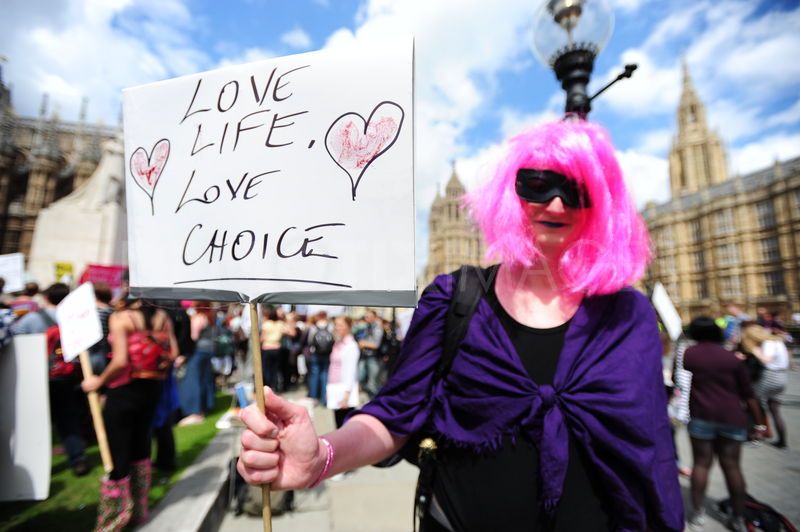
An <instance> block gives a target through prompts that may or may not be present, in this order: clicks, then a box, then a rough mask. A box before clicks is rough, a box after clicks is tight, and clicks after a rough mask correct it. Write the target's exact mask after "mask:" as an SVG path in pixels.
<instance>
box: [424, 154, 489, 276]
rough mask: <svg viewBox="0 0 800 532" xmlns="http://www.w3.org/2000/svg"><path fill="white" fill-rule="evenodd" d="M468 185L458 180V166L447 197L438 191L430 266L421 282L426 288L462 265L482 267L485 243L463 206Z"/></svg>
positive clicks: (430, 228)
mask: <svg viewBox="0 0 800 532" xmlns="http://www.w3.org/2000/svg"><path fill="white" fill-rule="evenodd" d="M464 192H465V190H464V185H462V184H461V181H460V180H459V179H458V175H457V174H456V169H455V164H453V170H452V173H451V175H450V180H449V181H448V182H447V186H446V187H445V189H444V196H442V195H441V194H440V193H439V191H438V190H437V191H436V198H435V199H434V200H433V205H431V212H430V216H429V218H428V264H427V266H426V267H425V271H424V272H423V274H422V279H421V280H420V284H419V286H420V289H423V288H425V287H426V286H428V284H429V283H430V282H431V281H433V279H434V277H436V276H437V275H439V274H441V273H448V272H451V271H453V270H456V269H458V267H459V266H461V265H462V264H481V263H482V260H483V254H484V250H485V247H484V243H483V238H482V237H481V234H480V231H479V230H478V229H477V228H476V227H475V226H474V225H473V223H472V221H471V220H470V218H469V215H468V214H467V212H466V210H464V209H463V208H462V207H461V197H462V196H463V195H464Z"/></svg>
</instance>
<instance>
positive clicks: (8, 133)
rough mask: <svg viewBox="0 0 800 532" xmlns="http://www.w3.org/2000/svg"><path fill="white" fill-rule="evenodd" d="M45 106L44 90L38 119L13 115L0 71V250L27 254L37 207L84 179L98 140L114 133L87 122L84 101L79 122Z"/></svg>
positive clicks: (92, 165)
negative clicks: (60, 115)
mask: <svg viewBox="0 0 800 532" xmlns="http://www.w3.org/2000/svg"><path fill="white" fill-rule="evenodd" d="M47 107H48V97H47V95H46V94H45V95H44V97H43V98H42V105H41V108H40V111H39V116H38V118H26V117H20V116H17V115H16V114H15V113H14V110H13V108H12V106H11V90H10V88H9V87H7V86H6V85H5V84H4V83H3V79H2V72H0V254H5V253H14V252H22V253H24V254H25V255H26V256H27V255H28V254H29V252H30V249H31V243H32V240H33V231H34V227H35V225H36V218H37V216H38V215H39V211H40V210H42V209H43V208H45V207H47V206H48V205H50V204H51V203H53V202H54V201H56V200H58V199H60V198H62V197H64V196H66V195H67V194H69V193H70V192H72V191H73V190H74V189H75V188H77V187H79V186H80V185H81V184H83V183H84V182H86V181H87V180H88V179H89V177H90V176H91V175H92V172H94V170H95V168H96V167H97V163H98V161H99V160H100V156H101V144H102V143H103V142H104V141H105V140H108V139H112V138H114V137H115V136H117V135H118V134H119V130H118V129H117V128H111V127H106V126H103V125H100V124H98V125H89V124H86V107H87V101H86V100H85V99H84V101H83V104H82V108H81V113H80V120H79V121H78V122H67V121H63V120H61V119H60V118H59V116H58V112H57V111H56V112H53V113H52V114H51V115H50V117H49V118H48V109H47Z"/></svg>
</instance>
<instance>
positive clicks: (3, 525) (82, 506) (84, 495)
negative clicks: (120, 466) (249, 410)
mask: <svg viewBox="0 0 800 532" xmlns="http://www.w3.org/2000/svg"><path fill="white" fill-rule="evenodd" d="M230 404H231V398H230V396H227V395H223V394H217V402H216V406H215V408H214V411H213V412H212V413H211V415H209V416H208V417H207V418H206V420H205V422H203V423H201V424H199V425H193V426H189V427H175V429H174V433H175V447H176V452H177V455H178V470H177V471H175V472H174V473H172V474H165V473H161V472H160V471H158V470H157V469H153V487H152V488H151V490H150V507H151V508H152V507H153V506H154V505H155V504H156V503H157V502H158V501H160V500H161V499H162V498H163V497H164V495H166V493H167V491H168V490H169V488H170V487H171V486H172V485H173V484H174V483H175V482H176V481H177V480H178V479H179V478H180V476H181V475H182V474H183V471H184V469H186V468H187V467H188V466H189V465H191V464H192V462H194V461H195V459H196V458H197V457H198V455H199V454H200V453H201V452H202V451H203V449H205V447H206V446H207V445H208V443H209V442H210V441H211V439H212V438H213V437H214V436H215V435H216V433H217V429H216V428H215V427H214V423H216V421H217V419H219V417H220V416H221V415H222V414H223V413H224V412H225V411H226V410H227V409H228V407H229V406H230ZM86 454H87V456H88V458H89V463H90V464H91V465H92V466H93V467H92V470H91V472H90V473H89V474H88V475H86V476H84V477H76V476H75V475H73V474H72V470H71V469H70V468H69V466H68V465H67V462H66V457H65V456H64V455H63V454H61V455H54V456H53V467H52V473H51V477H50V497H48V498H47V499H46V500H44V501H38V502H34V501H30V502H28V501H26V502H0V531H6V530H37V531H38V530H45V531H46V530H54V531H55V530H79V531H88V530H92V528H94V521H95V517H96V515H97V501H98V497H99V493H100V478H101V477H102V476H103V465H102V463H101V461H100V451H99V450H98V448H97V446H93V447H90V448H88V449H87V450H86Z"/></svg>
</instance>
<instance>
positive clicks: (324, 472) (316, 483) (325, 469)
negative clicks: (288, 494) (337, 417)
mask: <svg viewBox="0 0 800 532" xmlns="http://www.w3.org/2000/svg"><path fill="white" fill-rule="evenodd" d="M320 441H321V442H322V443H324V444H325V447H326V448H327V450H328V456H327V457H326V458H325V467H323V468H322V471H321V472H320V474H319V476H318V477H317V480H315V481H314V482H313V483H312V484H311V485H310V486H309V487H308V489H311V488H316V487H317V486H319V483H320V482H322V481H323V479H324V478H325V475H327V474H328V471H330V469H331V466H332V465H333V457H334V455H335V454H336V452H335V451H334V449H333V444H332V443H331V442H329V441H328V439H327V438H320Z"/></svg>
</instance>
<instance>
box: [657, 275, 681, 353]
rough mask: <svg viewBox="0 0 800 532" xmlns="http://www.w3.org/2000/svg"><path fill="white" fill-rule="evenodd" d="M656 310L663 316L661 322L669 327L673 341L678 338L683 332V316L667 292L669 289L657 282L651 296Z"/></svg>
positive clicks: (668, 331)
mask: <svg viewBox="0 0 800 532" xmlns="http://www.w3.org/2000/svg"><path fill="white" fill-rule="evenodd" d="M651 300H652V301H653V306H654V307H655V308H656V312H658V315H659V316H660V317H661V323H663V324H664V327H666V328H667V333H669V337H670V338H672V341H675V340H677V339H678V338H679V337H680V335H681V334H683V322H682V321H681V316H680V314H678V311H677V310H676V309H675V305H673V304H672V300H671V299H670V298H669V295H668V294H667V289H666V288H664V285H662V284H661V283H656V286H655V288H653V296H652V298H651Z"/></svg>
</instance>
